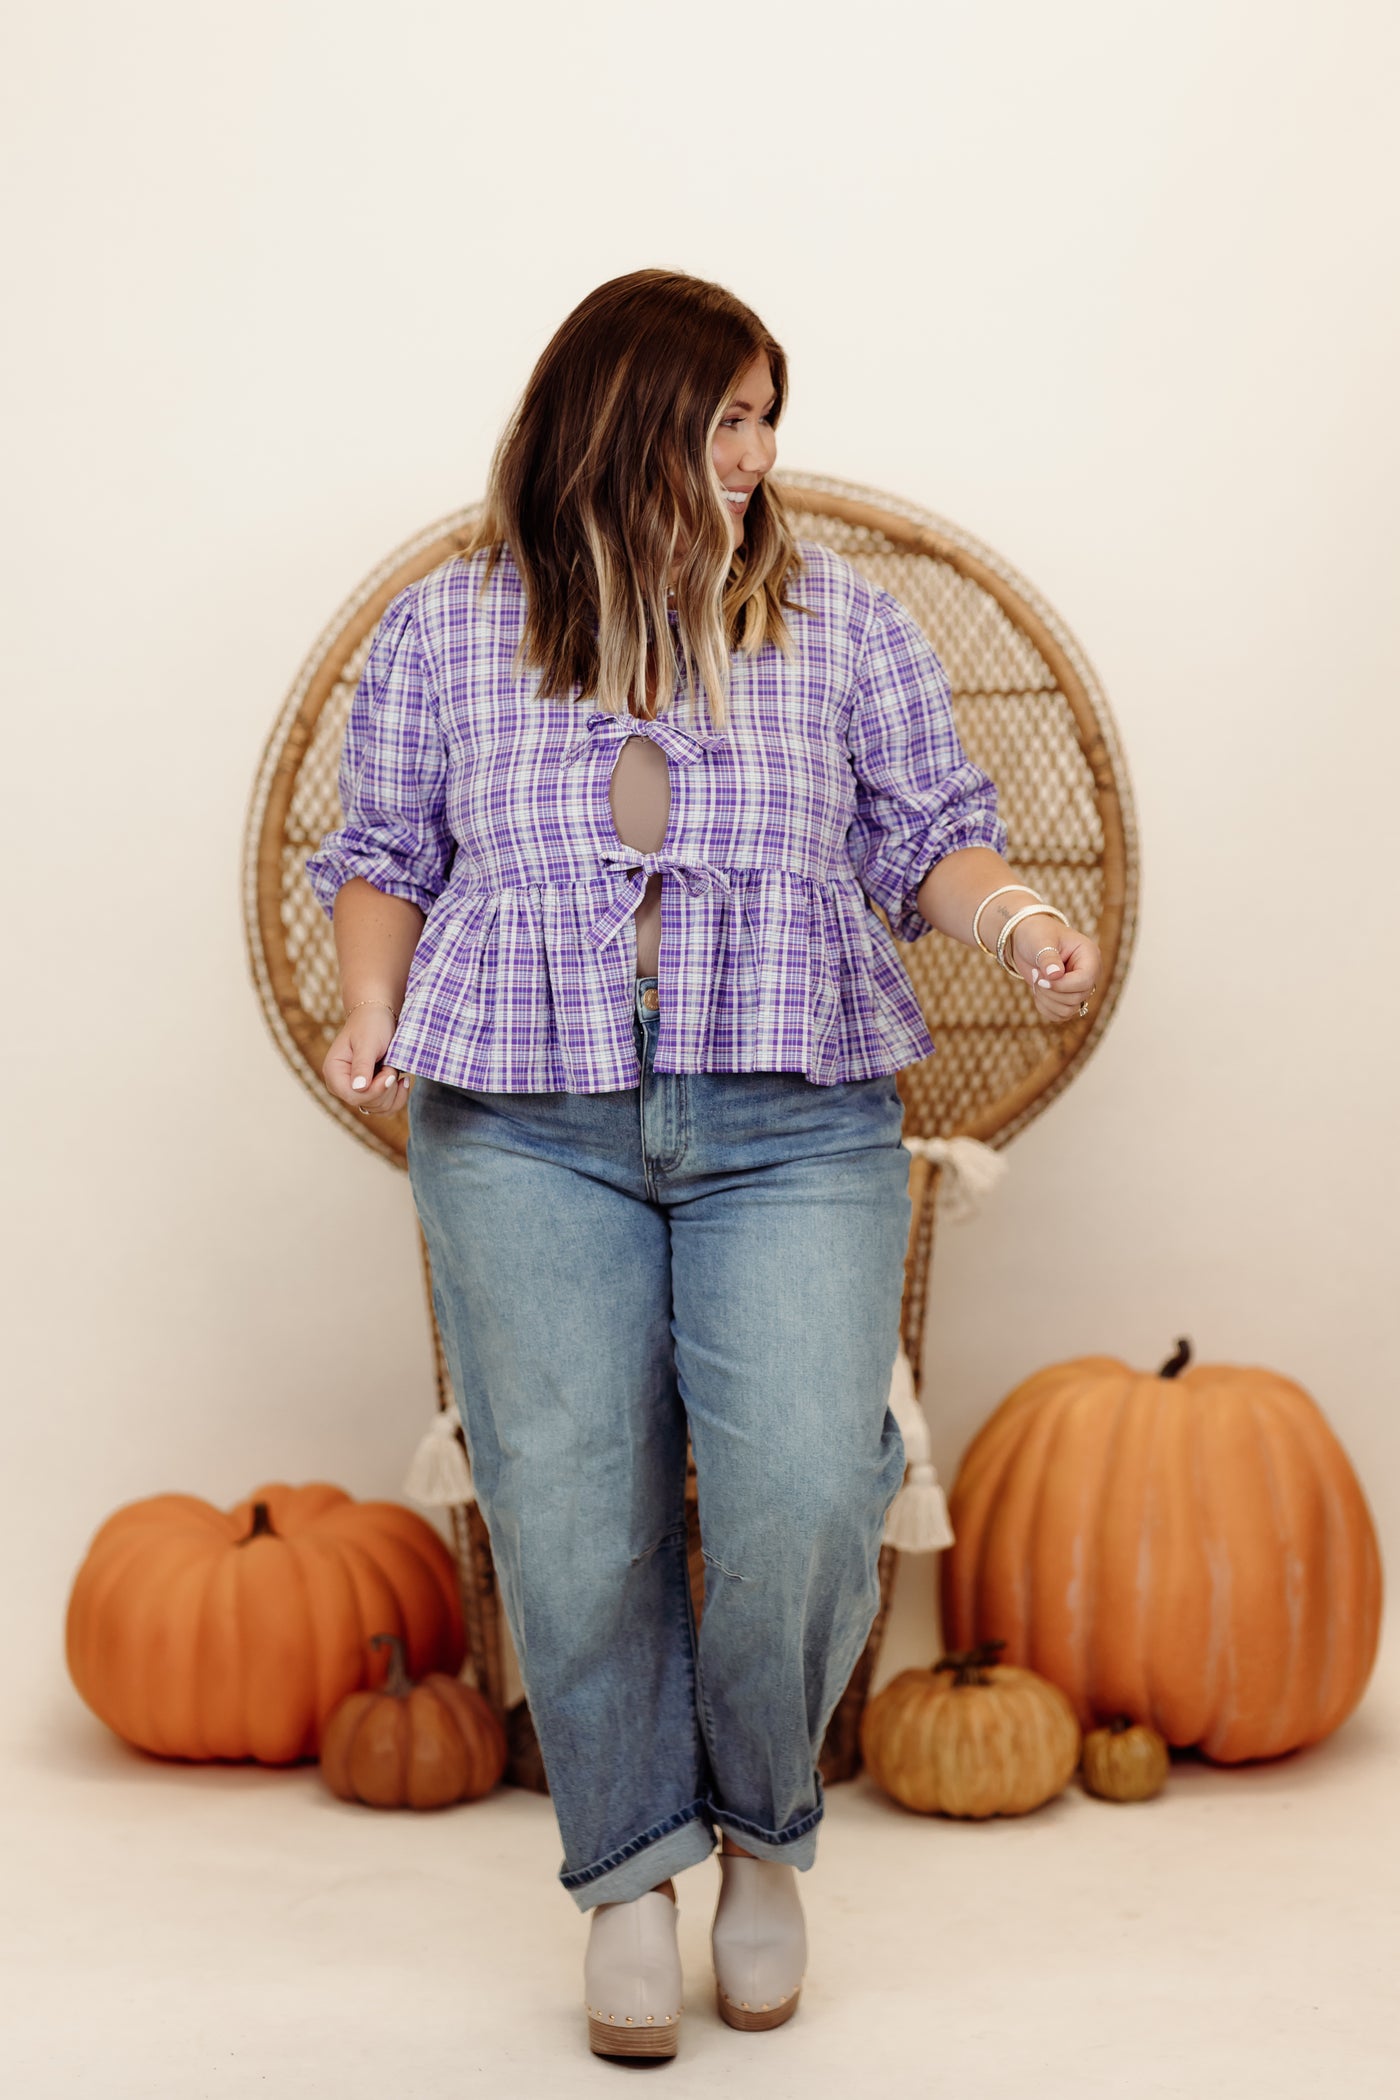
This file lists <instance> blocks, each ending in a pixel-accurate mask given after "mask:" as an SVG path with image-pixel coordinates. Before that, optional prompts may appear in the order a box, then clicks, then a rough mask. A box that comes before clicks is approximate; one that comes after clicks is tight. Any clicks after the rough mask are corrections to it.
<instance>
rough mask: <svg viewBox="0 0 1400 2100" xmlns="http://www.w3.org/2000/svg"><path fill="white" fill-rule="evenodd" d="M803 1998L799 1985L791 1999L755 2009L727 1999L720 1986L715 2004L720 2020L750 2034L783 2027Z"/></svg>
mask: <svg viewBox="0 0 1400 2100" xmlns="http://www.w3.org/2000/svg"><path fill="white" fill-rule="evenodd" d="M801 1996H802V1986H801V1984H799V1985H798V1987H797V1989H796V1990H795V1991H793V1992H792V1994H791V1995H790V1996H789V1997H787V1998H784V1999H782V2000H780V2002H779V2003H778V2004H777V2005H760V2006H758V2007H756V2008H755V2007H753V2006H746V2005H736V2004H735V2003H734V2001H733V2000H732V1999H731V1998H726V1997H725V1995H724V1992H723V1991H722V1990H721V1989H720V1987H719V1985H718V1984H716V1985H715V2004H716V2006H717V2008H718V2010H719V2016H720V2018H721V2019H722V2020H727V2021H728V2023H729V2025H730V2026H731V2027H743V2028H745V2029H747V2030H748V2031H749V2032H750V2033H753V2032H754V2031H756V2030H757V2029H759V2028H763V2027H781V2026H782V2024H783V2022H784V2020H790V2019H791V2018H792V2016H793V2014H794V2013H795V2012H796V2011H797V2001H798V1999H799V1998H800V1997H801Z"/></svg>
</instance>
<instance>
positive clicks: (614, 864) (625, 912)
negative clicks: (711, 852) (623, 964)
mask: <svg viewBox="0 0 1400 2100" xmlns="http://www.w3.org/2000/svg"><path fill="white" fill-rule="evenodd" d="M598 857H599V859H600V860H601V861H602V863H603V866H604V867H605V868H616V869H619V870H626V871H627V872H626V880H625V881H624V882H623V883H622V886H621V887H620V888H619V890H618V891H617V894H616V895H615V896H614V897H612V898H610V900H609V901H608V903H607V904H605V905H604V907H603V909H602V910H601V911H600V912H599V913H598V915H597V917H596V918H595V919H593V920H592V922H591V923H590V925H589V928H588V937H589V939H590V940H591V941H592V942H593V943H594V945H595V947H599V948H605V947H606V946H607V944H608V942H609V941H610V940H612V939H614V938H615V936H616V935H617V934H618V933H620V932H621V930H622V928H623V927H624V926H625V925H626V924H627V921H628V920H629V919H630V918H631V916H632V914H633V912H635V911H636V909H637V906H638V905H639V904H640V903H641V901H642V898H643V897H644V896H645V895H646V886H647V877H648V876H649V875H654V874H656V873H657V871H658V870H663V869H665V870H669V871H670V872H671V873H672V874H673V875H677V876H679V878H680V880H681V883H682V884H683V886H684V888H685V890H686V893H687V895H689V896H691V897H700V896H703V895H704V894H705V892H706V891H707V890H712V889H715V890H723V891H724V893H725V895H726V896H730V895H733V894H734V884H733V881H732V879H731V878H730V876H729V875H728V874H727V873H726V871H725V870H724V869H723V868H717V867H716V866H715V865H714V863H713V862H712V861H707V860H688V859H687V858H686V857H685V855H684V854H683V853H667V852H664V851H663V852H658V853H643V852H642V851H641V849H640V847H637V846H626V845H624V844H623V843H622V841H621V840H620V839H619V840H618V842H617V844H616V845H615V846H604V847H603V848H602V849H601V850H600V852H599V856H598ZM742 908H743V899H742V896H741V897H740V909H741V910H742Z"/></svg>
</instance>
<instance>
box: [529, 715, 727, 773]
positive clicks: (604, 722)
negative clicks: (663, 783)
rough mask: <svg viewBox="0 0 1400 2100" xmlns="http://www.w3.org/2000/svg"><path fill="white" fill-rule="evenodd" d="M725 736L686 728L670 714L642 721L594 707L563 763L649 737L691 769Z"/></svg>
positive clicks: (570, 763)
mask: <svg viewBox="0 0 1400 2100" xmlns="http://www.w3.org/2000/svg"><path fill="white" fill-rule="evenodd" d="M723 735H724V731H723V730H708V731H707V730H703V729H685V728H683V727H682V725H681V724H680V723H679V722H674V721H672V720H671V718H670V717H669V716H668V715H658V716H657V717H656V718H655V719H654V720H647V721H642V720H641V719H640V718H639V717H638V716H636V715H615V714H613V713H612V712H611V710H610V709H608V708H606V707H595V708H593V709H592V711H591V712H590V714H589V716H588V719H587V721H586V722H585V723H584V725H583V734H582V735H581V736H578V737H576V738H575V739H574V741H573V743H572V744H570V745H569V746H568V748H567V750H566V751H565V753H564V763H565V765H566V766H571V765H573V763H574V762H575V760H576V759H580V758H582V757H584V756H585V754H586V753H587V752H589V751H593V750H596V749H598V748H600V747H605V746H606V745H608V744H613V743H616V744H620V743H621V742H622V739H623V738H624V737H628V736H648V737H650V738H651V740H652V742H653V743H654V744H657V745H659V746H660V748H661V750H662V751H663V752H664V753H665V754H666V756H667V758H673V759H674V760H675V761H676V763H677V765H681V766H688V765H690V764H691V763H692V762H693V761H694V760H695V759H697V758H699V757H701V756H702V754H703V753H704V752H706V751H707V750H708V749H709V748H710V746H711V745H712V744H717V743H718V742H719V741H720V739H721V737H722V736H723Z"/></svg>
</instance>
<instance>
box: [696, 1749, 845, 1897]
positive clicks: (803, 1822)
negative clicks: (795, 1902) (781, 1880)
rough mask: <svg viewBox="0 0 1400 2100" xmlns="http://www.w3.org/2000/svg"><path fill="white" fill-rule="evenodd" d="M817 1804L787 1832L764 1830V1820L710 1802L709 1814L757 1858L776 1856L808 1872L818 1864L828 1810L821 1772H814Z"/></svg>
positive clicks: (718, 1828)
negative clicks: (751, 1819) (821, 1831)
mask: <svg viewBox="0 0 1400 2100" xmlns="http://www.w3.org/2000/svg"><path fill="white" fill-rule="evenodd" d="M815 1778H816V1785H817V1805H816V1807H815V1808H814V1809H812V1810H810V1811H809V1813H808V1814H807V1815H805V1816H802V1817H800V1818H799V1819H798V1821H797V1822H796V1823H793V1824H790V1825H789V1827H788V1828H787V1829H786V1830H784V1831H773V1830H765V1829H764V1828H763V1825H762V1824H761V1823H749V1822H746V1821H745V1819H744V1817H743V1816H733V1815H731V1814H730V1813H729V1810H728V1809H727V1808H725V1809H717V1808H715V1807H714V1806H713V1805H711V1809H710V1816H711V1820H712V1821H713V1823H714V1826H715V1828H716V1830H723V1831H727V1832H728V1833H729V1835H730V1837H732V1838H733V1840H734V1842H735V1844H736V1845H742V1846H743V1848H744V1850H745V1851H746V1852H752V1854H753V1855H754V1858H755V1859H775V1860H777V1861H779V1862H780V1864H781V1865H783V1866H785V1867H796V1868H797V1871H798V1872H799V1874H805V1873H806V1871H807V1869H808V1868H809V1867H812V1866H815V1865H816V1859H817V1825H818V1823H820V1821H821V1819H822V1816H823V1815H824V1813H825V1811H826V1794H825V1790H824V1789H823V1786H822V1777H821V1773H820V1772H817V1773H815Z"/></svg>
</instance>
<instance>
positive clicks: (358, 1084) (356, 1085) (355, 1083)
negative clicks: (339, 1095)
mask: <svg viewBox="0 0 1400 2100" xmlns="http://www.w3.org/2000/svg"><path fill="white" fill-rule="evenodd" d="M350 1084H351V1086H352V1087H354V1089H355V1091H356V1093H358V1092H359V1091H360V1088H361V1087H363V1086H368V1085H369V1081H368V1080H367V1079H352V1080H351V1082H350Z"/></svg>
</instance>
